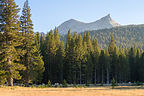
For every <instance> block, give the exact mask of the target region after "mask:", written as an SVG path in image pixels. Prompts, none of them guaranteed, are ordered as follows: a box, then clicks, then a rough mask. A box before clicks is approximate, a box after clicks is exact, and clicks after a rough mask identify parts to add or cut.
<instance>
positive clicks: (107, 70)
mask: <svg viewBox="0 0 144 96" xmlns="http://www.w3.org/2000/svg"><path fill="white" fill-rule="evenodd" d="M106 72H107V84H109V83H110V81H109V69H108V67H107V69H106Z"/></svg>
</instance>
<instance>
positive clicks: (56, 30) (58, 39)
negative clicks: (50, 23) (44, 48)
mask: <svg viewBox="0 0 144 96" xmlns="http://www.w3.org/2000/svg"><path fill="white" fill-rule="evenodd" d="M54 37H55V43H56V46H57V47H59V45H60V43H61V42H60V37H59V33H58V29H57V28H56V27H55V30H54Z"/></svg>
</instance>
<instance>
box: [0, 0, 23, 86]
mask: <svg viewBox="0 0 144 96" xmlns="http://www.w3.org/2000/svg"><path fill="white" fill-rule="evenodd" d="M1 4H2V5H3V10H2V14H1V20H0V21H1V32H3V34H2V41H1V53H0V58H1V60H0V63H1V66H2V67H3V71H4V72H5V75H6V78H7V81H8V85H9V86H13V79H20V78H21V76H20V74H19V70H22V69H24V66H23V65H22V64H20V63H19V60H20V58H19V55H20V54H19V50H18V48H19V47H18V46H20V44H21V39H22V38H21V36H20V33H19V31H20V27H19V24H20V22H19V20H18V17H19V16H18V12H19V8H18V6H17V5H16V4H15V2H14V0H2V1H1Z"/></svg>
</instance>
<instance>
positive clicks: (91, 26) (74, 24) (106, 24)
mask: <svg viewBox="0 0 144 96" xmlns="http://www.w3.org/2000/svg"><path fill="white" fill-rule="evenodd" d="M116 26H120V24H118V23H117V22H115V21H114V20H113V19H112V18H111V16H110V14H108V15H107V16H105V17H102V18H101V19H99V20H97V21H95V22H91V23H84V22H81V21H77V20H74V19H70V20H68V21H66V22H64V23H62V24H61V25H60V26H58V27H57V28H58V30H59V33H60V34H61V35H63V34H67V32H68V30H69V29H71V33H72V32H77V33H80V32H84V31H92V30H98V29H105V28H112V27H116Z"/></svg>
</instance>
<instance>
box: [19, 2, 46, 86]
mask: <svg viewBox="0 0 144 96" xmlns="http://www.w3.org/2000/svg"><path fill="white" fill-rule="evenodd" d="M20 20H21V24H20V26H21V32H22V36H23V38H24V39H23V46H22V49H23V50H24V55H23V57H22V63H23V65H24V66H25V67H26V70H25V71H24V72H23V73H22V74H23V77H24V81H25V82H24V83H25V85H26V86H29V83H30V82H33V81H37V79H38V77H39V76H40V77H39V79H40V78H41V75H42V72H43V71H44V68H43V65H44V62H43V60H42V57H41V55H40V51H39V47H40V46H39V40H38V39H39V37H38V38H37V39H36V38H35V36H34V32H33V24H32V20H31V14H30V7H29V5H28V0H26V2H25V3H24V7H23V11H22V16H21V18H20Z"/></svg>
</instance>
